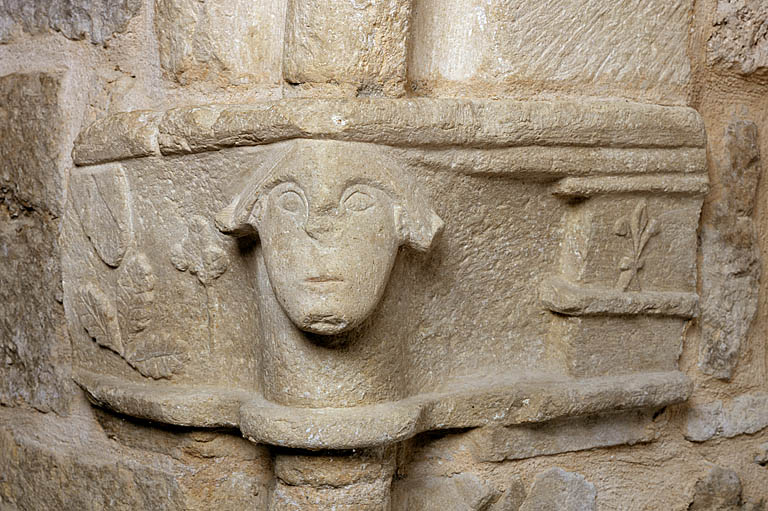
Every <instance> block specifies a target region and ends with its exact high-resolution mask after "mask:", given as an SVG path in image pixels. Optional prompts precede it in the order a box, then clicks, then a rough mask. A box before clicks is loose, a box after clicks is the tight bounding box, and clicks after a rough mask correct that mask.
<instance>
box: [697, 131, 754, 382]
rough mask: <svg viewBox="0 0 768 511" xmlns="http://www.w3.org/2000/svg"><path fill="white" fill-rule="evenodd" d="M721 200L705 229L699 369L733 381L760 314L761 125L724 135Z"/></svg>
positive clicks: (702, 234) (705, 224) (702, 249)
mask: <svg viewBox="0 0 768 511" xmlns="http://www.w3.org/2000/svg"><path fill="white" fill-rule="evenodd" d="M724 145H725V155H724V158H723V161H722V163H721V164H720V166H719V169H718V170H719V172H718V173H719V175H720V176H721V184H722V188H723V191H722V197H721V199H720V201H718V203H717V204H716V205H715V207H714V212H713V215H712V216H711V217H710V219H709V221H707V222H704V223H703V225H702V229H701V251H702V254H703V266H702V275H701V281H702V282H701V298H702V299H701V306H702V312H701V323H702V326H701V336H702V342H701V347H700V354H699V367H700V368H701V370H702V371H704V372H705V373H706V374H711V375H713V376H715V377H717V378H722V379H726V380H727V379H730V378H731V376H732V374H733V371H734V368H735V366H736V363H737V362H738V357H739V350H740V349H741V346H742V345H743V344H745V343H746V339H747V334H748V333H749V329H750V327H751V326H752V321H753V319H754V318H755V314H756V313H757V305H758V302H757V301H758V282H759V280H760V273H761V268H760V263H759V261H760V247H759V244H758V242H757V231H756V227H755V223H754V221H753V219H752V213H753V210H754V207H755V200H756V196H757V184H758V181H759V179H760V175H761V172H762V166H761V161H760V152H759V149H758V133H757V126H756V125H755V124H754V123H753V122H750V121H743V120H736V121H733V122H732V123H730V124H729V125H728V128H727V130H726V132H725V136H724Z"/></svg>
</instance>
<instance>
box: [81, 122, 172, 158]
mask: <svg viewBox="0 0 768 511" xmlns="http://www.w3.org/2000/svg"><path fill="white" fill-rule="evenodd" d="M162 116H163V113H162V112H152V111H149V110H137V111H134V112H124V113H118V114H114V115H110V116H109V117H106V118H104V119H101V120H99V121H96V122H95V123H93V124H91V125H90V126H89V127H88V128H86V129H85V130H83V131H81V132H80V134H79V135H78V136H77V139H76V140H75V146H74V149H72V160H73V161H74V163H75V165H78V166H83V165H94V164H97V163H108V162H112V161H121V160H127V159H131V158H142V157H146V156H158V155H160V146H159V144H158V136H157V135H158V125H159V123H160V120H161V118H162Z"/></svg>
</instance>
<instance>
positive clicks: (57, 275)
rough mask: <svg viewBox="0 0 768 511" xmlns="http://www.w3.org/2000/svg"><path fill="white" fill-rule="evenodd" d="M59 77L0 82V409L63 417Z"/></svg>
mask: <svg viewBox="0 0 768 511" xmlns="http://www.w3.org/2000/svg"><path fill="white" fill-rule="evenodd" d="M60 80H61V78H60V76H58V75H56V74H47V73H33V74H13V75H8V76H4V77H2V78H0V97H2V98H3V101H2V103H0V197H1V200H0V254H2V256H0V262H1V265H2V268H3V271H2V272H0V404H5V405H15V404H20V403H26V404H29V405H31V406H34V407H36V408H38V409H40V410H43V411H48V410H56V411H58V412H65V411H66V409H67V402H68V398H69V397H68V394H69V391H70V390H71V388H72V384H71V381H70V380H69V358H68V342H67V341H66V338H65V337H64V335H65V334H64V332H63V327H64V314H63V308H62V306H61V300H62V290H61V271H60V263H59V257H60V254H59V243H58V221H57V218H58V216H59V215H60V209H61V204H60V199H59V197H60V196H61V194H62V192H61V190H60V186H61V184H60V181H59V170H58V164H59V157H60V156H61V151H62V145H61V144H62V139H61V137H62V123H63V116H62V112H61V111H60V106H59V96H58V95H59V92H60V83H61V82H60Z"/></svg>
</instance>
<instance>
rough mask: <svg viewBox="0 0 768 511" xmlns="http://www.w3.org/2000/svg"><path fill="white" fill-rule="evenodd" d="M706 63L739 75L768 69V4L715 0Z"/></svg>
mask: <svg viewBox="0 0 768 511" xmlns="http://www.w3.org/2000/svg"><path fill="white" fill-rule="evenodd" d="M713 25H714V31H713V33H712V35H711V36H710V37H709V41H708V42H707V63H708V64H709V65H711V66H714V67H717V68H722V69H726V70H734V71H736V72H737V73H740V74H743V75H751V74H755V75H764V74H765V73H766V72H767V71H768V5H766V3H765V2H763V1H761V0H719V1H718V2H717V10H716V11H715V19H714V23H713Z"/></svg>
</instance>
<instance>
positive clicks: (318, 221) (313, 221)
mask: <svg viewBox="0 0 768 511" xmlns="http://www.w3.org/2000/svg"><path fill="white" fill-rule="evenodd" d="M332 231H333V218H331V216H330V215H327V214H314V215H312V214H311V215H309V218H307V221H306V222H304V232H306V233H307V235H308V236H309V237H310V238H312V239H314V240H317V239H319V238H321V237H323V236H327V235H328V234H329V233H330V232H332Z"/></svg>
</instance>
